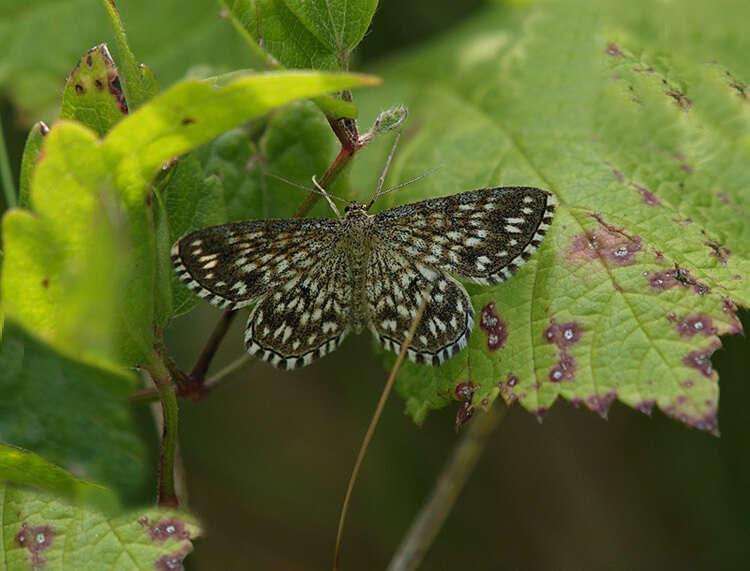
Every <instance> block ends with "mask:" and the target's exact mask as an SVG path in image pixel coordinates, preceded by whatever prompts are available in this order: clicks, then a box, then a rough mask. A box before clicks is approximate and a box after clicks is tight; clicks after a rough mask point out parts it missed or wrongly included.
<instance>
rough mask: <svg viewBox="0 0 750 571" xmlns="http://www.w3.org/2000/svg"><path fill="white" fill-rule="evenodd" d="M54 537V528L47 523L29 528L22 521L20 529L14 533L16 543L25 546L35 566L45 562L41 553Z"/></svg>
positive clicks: (40, 565)
mask: <svg viewBox="0 0 750 571" xmlns="http://www.w3.org/2000/svg"><path fill="white" fill-rule="evenodd" d="M54 539H55V532H54V530H53V529H52V528H51V527H50V526H48V525H38V526H36V527H33V528H32V529H29V528H28V526H27V525H26V524H25V523H24V524H23V525H22V527H21V530H20V531H19V532H18V533H17V534H16V537H15V542H16V545H18V546H19V547H22V548H26V549H28V550H29V553H31V563H32V565H34V566H35V567H42V566H43V565H44V564H45V561H44V559H43V558H42V555H41V553H42V552H43V551H44V550H45V549H47V548H48V547H49V546H50V545H52V542H53V541H54Z"/></svg>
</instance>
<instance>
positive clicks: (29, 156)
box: [18, 121, 49, 208]
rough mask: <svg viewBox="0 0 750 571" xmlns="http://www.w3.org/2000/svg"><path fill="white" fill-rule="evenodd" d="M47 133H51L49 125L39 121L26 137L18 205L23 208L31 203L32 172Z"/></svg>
mask: <svg viewBox="0 0 750 571" xmlns="http://www.w3.org/2000/svg"><path fill="white" fill-rule="evenodd" d="M47 133H49V127H47V125H45V124H44V122H42V121H37V123H36V124H35V125H34V126H33V127H32V128H31V130H30V131H29V134H28V136H27V137H26V145H24V148H23V157H22V158H21V176H20V177H19V185H18V205H19V206H20V207H21V208H28V207H29V206H30V204H31V173H33V172H34V167H35V166H36V161H37V158H38V157H39V151H41V150H42V142H43V141H44V136H45V135H46V134H47Z"/></svg>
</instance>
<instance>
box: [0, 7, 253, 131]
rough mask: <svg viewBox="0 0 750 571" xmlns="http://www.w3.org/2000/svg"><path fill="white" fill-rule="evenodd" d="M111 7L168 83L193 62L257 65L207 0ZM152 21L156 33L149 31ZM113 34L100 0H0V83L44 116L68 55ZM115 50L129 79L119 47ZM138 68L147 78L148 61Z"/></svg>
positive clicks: (220, 67) (53, 103) (220, 66)
mask: <svg viewBox="0 0 750 571" xmlns="http://www.w3.org/2000/svg"><path fill="white" fill-rule="evenodd" d="M117 7H118V8H119V9H120V14H121V15H122V19H123V21H124V22H125V24H127V28H128V40H129V43H130V44H131V45H133V46H135V47H137V52H138V57H139V61H142V62H146V63H148V65H149V67H150V68H151V69H153V71H154V73H155V74H156V76H157V77H158V78H159V82H160V83H161V85H171V84H172V83H174V82H175V81H177V80H178V79H181V78H183V77H184V76H185V75H186V72H187V71H188V70H189V69H190V68H192V67H195V66H205V65H208V66H211V67H212V68H214V69H215V70H216V72H221V71H228V70H230V69H238V68H242V67H253V66H256V67H258V68H261V67H262V65H263V60H262V59H261V58H256V57H254V55H253V53H252V52H251V51H250V50H248V49H247V46H245V45H244V44H243V42H242V40H241V38H239V37H238V36H237V34H236V33H233V31H232V29H231V27H230V25H229V24H228V23H227V22H226V20H224V19H222V18H221V17H219V11H218V10H217V9H216V4H215V3H213V2H206V1H205V0H183V1H180V2H176V1H169V2H153V1H151V0H128V2H117ZM156 22H158V33H154V29H155V28H154V24H155V23H156ZM61 30H65V31H66V33H61ZM119 40H120V38H118V37H117V34H116V33H114V32H113V30H112V25H111V21H110V19H109V18H108V16H107V10H105V7H104V6H102V0H59V1H56V2H29V1H28V0H4V1H3V2H0V53H2V54H3V57H2V58H1V59H0V90H2V91H3V93H4V94H7V97H8V98H9V99H10V100H11V101H12V102H13V103H14V104H15V105H17V106H18V107H19V108H20V109H21V110H23V112H24V115H25V116H26V117H29V118H30V120H29V122H31V121H33V120H36V119H44V120H45V121H48V123H49V122H51V121H52V120H53V119H54V118H55V117H56V116H57V111H58V109H59V108H60V95H59V94H60V92H61V91H62V89H63V85H64V84H65V78H66V77H67V75H68V73H69V72H70V68H71V63H72V62H74V61H77V60H78V58H79V57H80V55H81V54H82V53H84V52H85V51H86V50H88V49H89V48H90V47H91V46H95V45H98V44H101V43H102V42H104V41H107V42H108V43H109V45H110V46H117V45H119ZM115 55H117V56H119V57H116V58H115V59H116V61H117V62H118V64H120V67H121V71H122V73H123V77H124V80H125V82H129V81H130V79H129V77H128V73H129V69H128V68H129V64H128V63H127V62H126V61H125V59H126V58H125V56H124V54H123V51H122V49H120V50H119V54H117V53H116V54H115ZM142 74H143V80H144V81H146V80H148V79H149V78H151V79H153V74H151V72H150V71H149V70H148V69H147V68H142ZM126 87H127V86H126ZM126 94H127V95H128V96H131V97H132V94H131V93H128V92H126ZM129 103H130V105H131V108H136V107H137V106H138V101H137V100H134V101H132V102H130V101H129Z"/></svg>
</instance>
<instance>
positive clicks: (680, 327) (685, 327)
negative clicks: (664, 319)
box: [674, 314, 716, 337]
mask: <svg viewBox="0 0 750 571" xmlns="http://www.w3.org/2000/svg"><path fill="white" fill-rule="evenodd" d="M674 328H675V330H676V331H677V333H679V334H680V335H681V336H682V337H694V336H695V335H698V334H701V335H705V336H706V337H710V336H711V335H716V328H715V327H714V326H713V320H712V319H711V318H710V317H708V316H707V315H699V314H694V315H689V316H688V317H686V318H685V319H683V320H682V321H679V322H678V323H677V325H675V326H674Z"/></svg>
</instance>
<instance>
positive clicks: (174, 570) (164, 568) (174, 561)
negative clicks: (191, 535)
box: [154, 545, 192, 571]
mask: <svg viewBox="0 0 750 571" xmlns="http://www.w3.org/2000/svg"><path fill="white" fill-rule="evenodd" d="M191 550H192V547H191V546H189V545H187V546H185V547H183V548H182V549H180V550H179V551H176V552H174V553H168V554H166V555H162V556H161V557H160V558H159V559H157V560H156V562H155V563H154V567H155V568H156V569H159V571H182V570H183V569H184V567H183V565H182V560H183V559H185V556H186V555H187V554H188V553H190V551H191Z"/></svg>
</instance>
